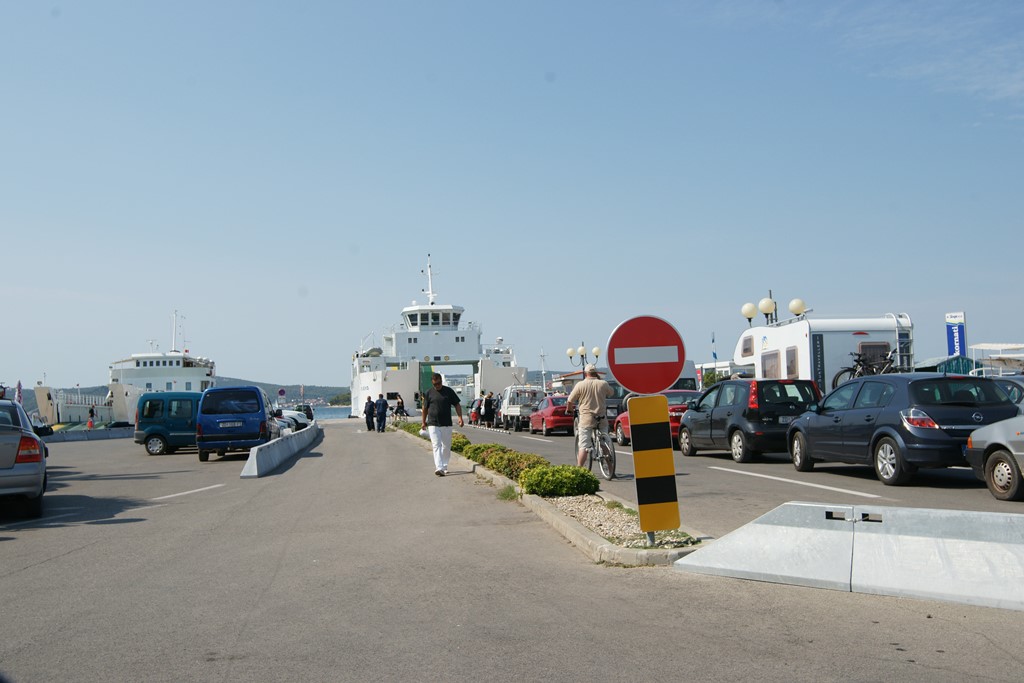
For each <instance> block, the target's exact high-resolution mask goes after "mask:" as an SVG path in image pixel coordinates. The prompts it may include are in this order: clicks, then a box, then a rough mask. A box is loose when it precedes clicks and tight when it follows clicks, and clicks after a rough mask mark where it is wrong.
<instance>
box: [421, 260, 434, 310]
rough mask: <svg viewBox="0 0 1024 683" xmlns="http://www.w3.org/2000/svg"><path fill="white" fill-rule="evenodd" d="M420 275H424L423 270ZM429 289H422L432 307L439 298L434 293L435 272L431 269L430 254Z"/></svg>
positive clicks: (427, 273)
mask: <svg viewBox="0 0 1024 683" xmlns="http://www.w3.org/2000/svg"><path fill="white" fill-rule="evenodd" d="M420 273H423V271H422V270H421V271H420ZM426 276H427V288H426V289H421V290H420V291H421V292H424V293H425V294H426V295H427V303H428V304H429V305H431V306H433V305H434V299H436V298H437V292H435V291H434V271H433V270H432V269H431V267H430V254H427V271H426Z"/></svg>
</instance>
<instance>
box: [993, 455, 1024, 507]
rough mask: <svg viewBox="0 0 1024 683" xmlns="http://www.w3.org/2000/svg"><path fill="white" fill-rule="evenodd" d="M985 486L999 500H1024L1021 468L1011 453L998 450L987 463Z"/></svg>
mask: <svg viewBox="0 0 1024 683" xmlns="http://www.w3.org/2000/svg"><path fill="white" fill-rule="evenodd" d="M985 485H986V486H988V490H989V491H990V492H991V493H992V495H993V496H995V497H996V498H997V499H998V500H1021V499H1022V498H1024V483H1022V482H1021V475H1020V466H1019V465H1018V464H1017V460H1016V459H1015V458H1014V457H1013V455H1012V454H1011V453H1010V452H1009V451H1006V450H998V451H996V452H995V453H993V454H992V455H990V456H989V458H988V460H986V461H985Z"/></svg>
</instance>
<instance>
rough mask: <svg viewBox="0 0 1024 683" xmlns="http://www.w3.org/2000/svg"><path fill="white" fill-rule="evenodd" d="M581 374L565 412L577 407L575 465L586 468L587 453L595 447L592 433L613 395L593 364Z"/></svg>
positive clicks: (603, 417)
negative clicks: (577, 443)
mask: <svg viewBox="0 0 1024 683" xmlns="http://www.w3.org/2000/svg"><path fill="white" fill-rule="evenodd" d="M583 374H584V379H583V381H582V382H580V383H579V384H577V385H576V386H574V387H573V388H572V391H571V392H569V398H568V400H567V401H566V404H565V407H566V410H572V409H573V408H575V407H577V406H579V416H580V419H579V427H578V428H579V437H580V450H579V452H578V453H577V454H576V460H577V462H576V464H577V465H579V466H580V467H586V466H587V452H588V451H589V450H590V449H591V448H596V447H597V444H596V443H595V442H594V432H595V431H596V430H597V429H598V428H599V427H600V426H601V420H603V419H605V415H606V414H607V412H608V399H609V398H611V397H612V396H614V395H615V390H614V389H612V385H610V384H608V382H605V381H604V380H603V379H601V376H600V375H598V374H597V366H596V365H594V364H593V363H588V364H587V367H585V368H583Z"/></svg>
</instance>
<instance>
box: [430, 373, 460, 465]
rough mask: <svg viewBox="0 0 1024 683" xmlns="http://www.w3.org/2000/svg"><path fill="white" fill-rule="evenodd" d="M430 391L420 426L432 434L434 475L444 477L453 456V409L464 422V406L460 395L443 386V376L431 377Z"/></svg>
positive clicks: (434, 375) (435, 374) (435, 375)
mask: <svg viewBox="0 0 1024 683" xmlns="http://www.w3.org/2000/svg"><path fill="white" fill-rule="evenodd" d="M430 384H431V387H430V390H429V391H427V393H425V394H424V395H423V410H422V411H420V414H421V415H422V416H423V417H422V418H421V424H420V426H421V427H422V428H423V429H425V430H427V432H428V433H429V434H430V445H431V446H432V447H433V449H434V474H436V475H437V476H439V477H443V476H444V475H446V474H448V459H449V458H450V457H451V455H452V408H455V412H456V413H457V414H458V416H459V426H460V427H461V426H463V422H462V404H461V403H459V395H458V394H456V393H455V391H454V390H453V389H452V388H451V387H446V386H444V385H443V384H441V375H439V374H438V373H436V372H435V373H434V374H433V375H432V376H431V377H430Z"/></svg>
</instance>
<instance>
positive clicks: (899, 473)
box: [874, 436, 914, 486]
mask: <svg viewBox="0 0 1024 683" xmlns="http://www.w3.org/2000/svg"><path fill="white" fill-rule="evenodd" d="M874 461H875V474H876V475H877V476H878V480H879V481H880V482H882V483H883V484H885V485H886V486H899V485H901V484H906V483H907V482H908V481H910V478H911V477H912V476H913V475H914V468H912V467H910V466H909V465H907V463H906V462H904V460H903V456H902V455H900V447H899V444H897V443H896V442H895V441H893V440H892V439H890V438H889V437H887V436H886V437H884V438H882V439H879V441H878V443H877V444H875V457H874Z"/></svg>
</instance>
